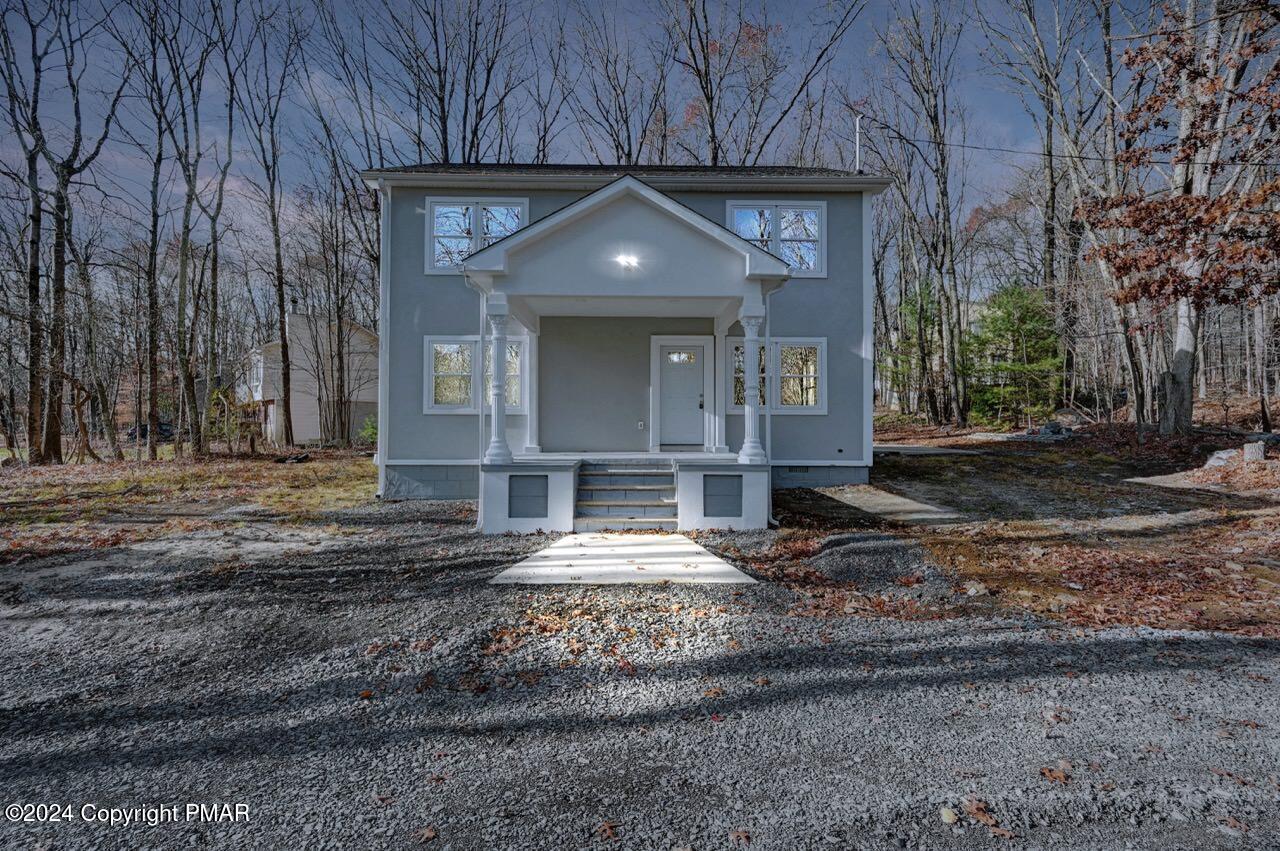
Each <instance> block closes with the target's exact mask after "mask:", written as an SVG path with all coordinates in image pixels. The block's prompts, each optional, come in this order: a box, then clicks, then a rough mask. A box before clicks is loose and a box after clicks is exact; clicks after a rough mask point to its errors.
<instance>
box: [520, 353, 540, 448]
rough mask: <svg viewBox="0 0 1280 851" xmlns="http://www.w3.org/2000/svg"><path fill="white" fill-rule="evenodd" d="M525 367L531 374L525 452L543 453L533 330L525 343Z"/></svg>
mask: <svg viewBox="0 0 1280 851" xmlns="http://www.w3.org/2000/svg"><path fill="white" fill-rule="evenodd" d="M524 366H525V369H526V370H527V371H528V373H529V377H528V379H527V380H526V381H525V390H526V392H527V393H528V394H529V398H528V399H526V400H525V406H524V407H525V410H526V411H528V412H529V415H528V416H527V417H525V420H526V426H525V429H526V431H525V438H524V443H525V446H524V451H525V452H526V453H530V454H533V453H536V452H541V451H542V446H541V445H540V444H539V443H538V335H537V333H535V332H534V331H533V330H532V329H531V330H530V331H529V338H528V340H527V341H526V342H525V353H524Z"/></svg>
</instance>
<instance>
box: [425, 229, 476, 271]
mask: <svg viewBox="0 0 1280 851" xmlns="http://www.w3.org/2000/svg"><path fill="white" fill-rule="evenodd" d="M470 253H471V237H469V236H438V237H436V247H435V258H434V260H433V263H434V265H436V266H460V265H461V264H462V261H463V260H466V259H467V255H469V254H470Z"/></svg>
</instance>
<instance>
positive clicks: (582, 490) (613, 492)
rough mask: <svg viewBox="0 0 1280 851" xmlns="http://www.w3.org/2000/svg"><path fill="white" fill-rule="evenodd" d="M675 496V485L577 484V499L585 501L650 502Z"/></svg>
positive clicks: (672, 498)
mask: <svg viewBox="0 0 1280 851" xmlns="http://www.w3.org/2000/svg"><path fill="white" fill-rule="evenodd" d="M675 498H676V486H675V485H641V486H639V487H637V486H634V485H633V486H626V485H616V486H614V487H583V486H582V485H579V486H578V500H579V501H580V502H581V501H586V502H599V501H601V500H609V501H617V502H652V501H654V500H662V499H671V500H674V499H675Z"/></svg>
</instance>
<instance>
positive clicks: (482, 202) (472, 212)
mask: <svg viewBox="0 0 1280 851" xmlns="http://www.w3.org/2000/svg"><path fill="white" fill-rule="evenodd" d="M528 217H529V202H528V200H527V199H524V198H429V199H427V251H426V257H427V269H426V271H427V273H428V274H438V275H439V274H452V273H455V272H457V271H458V270H459V269H460V268H461V267H462V263H463V261H464V260H466V259H467V258H468V257H469V256H471V255H472V254H473V253H475V252H476V251H479V250H480V249H481V248H484V247H486V246H488V245H492V244H493V243H495V242H497V241H498V240H500V239H502V238H503V237H505V236H510V235H511V234H513V233H515V232H516V231H518V230H519V229H520V228H522V227H524V225H526V224H528V221H527V220H528Z"/></svg>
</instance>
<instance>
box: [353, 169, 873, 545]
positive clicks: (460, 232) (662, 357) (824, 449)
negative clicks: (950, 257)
mask: <svg viewBox="0 0 1280 851" xmlns="http://www.w3.org/2000/svg"><path fill="white" fill-rule="evenodd" d="M363 177H364V179H365V180H366V181H367V183H368V184H369V185H370V186H371V187H373V188H375V189H376V190H377V191H378V192H379V193H380V196H381V210H382V251H381V256H382V266H381V317H380V322H381V324H380V330H381V334H380V342H379V372H378V374H379V385H378V394H379V395H378V457H377V461H378V489H379V493H380V495H381V496H382V497H383V498H385V499H414V498H478V500H479V506H480V526H481V528H482V529H484V530H485V531H493V532H504V531H533V530H535V529H546V530H566V531H567V530H573V529H578V530H584V529H588V530H589V529H602V528H653V529H674V528H680V529H692V528H715V527H722V528H758V527H763V526H765V525H766V524H767V522H768V518H769V505H770V493H771V485H772V487H790V486H801V485H827V484H836V483H847V482H864V481H866V479H867V473H868V469H869V467H870V465H871V459H872V454H871V389H872V388H871V382H872V342H873V341H872V333H873V329H872V318H871V317H872V314H871V303H872V295H873V294H872V284H871V269H870V265H871V255H870V250H869V240H870V233H871V208H870V204H871V198H872V196H873V195H875V194H876V193H878V192H880V191H881V190H883V189H884V187H885V185H886V181H885V180H883V179H880V178H874V177H868V176H864V175H860V174H853V173H849V172H842V171H835V170H830V169H812V168H789V167H750V168H724V167H700V166H688V167H682V166H594V165H556V166H551V165H437V164H427V165H419V166H410V167H404V168H395V169H380V170H373V171H368V172H365V173H364V175H363ZM745 365H755V366H754V368H745V369H744V366H745ZM494 375H498V376H503V377H504V378H503V380H501V381H498V382H493V381H492V380H491V379H492V376H494Z"/></svg>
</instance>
